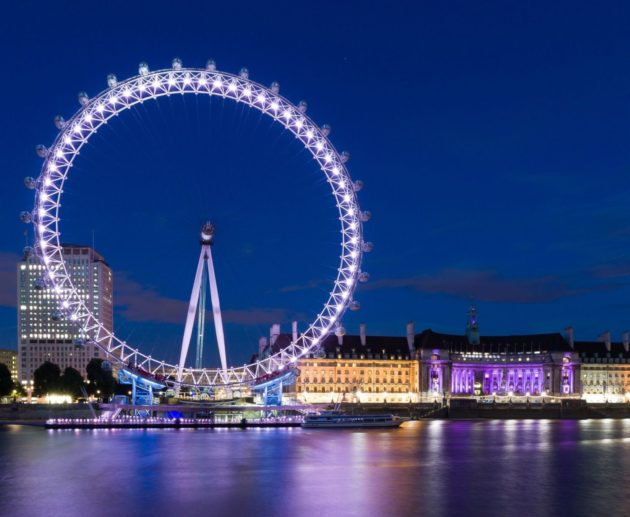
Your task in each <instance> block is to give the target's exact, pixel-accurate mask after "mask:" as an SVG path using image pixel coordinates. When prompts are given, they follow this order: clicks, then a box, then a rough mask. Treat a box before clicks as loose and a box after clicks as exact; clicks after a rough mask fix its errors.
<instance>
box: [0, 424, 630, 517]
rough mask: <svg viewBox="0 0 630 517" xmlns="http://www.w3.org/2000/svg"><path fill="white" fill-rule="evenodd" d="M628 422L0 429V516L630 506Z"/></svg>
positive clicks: (552, 510)
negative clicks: (374, 427)
mask: <svg viewBox="0 0 630 517" xmlns="http://www.w3.org/2000/svg"><path fill="white" fill-rule="evenodd" d="M628 486H630V420H599V421H595V420H587V421H566V420H565V421H550V420H539V421H536V420H529V421H525V420H521V421H514V420H508V421H498V420H494V421H438V420H434V421H423V422H408V423H407V424H405V425H404V426H403V427H401V428H400V429H396V430H383V431H381V430H323V429H313V430H302V429H258V430H257V429H247V430H239V429H230V430H227V429H226V430H151V431H142V430H96V431H46V430H43V429H41V428H33V427H19V426H0V494H2V497H1V498H0V514H1V515H21V516H24V515H26V516H30V515H53V516H56V515H97V516H100V515H103V516H104V515H109V516H116V515H166V516H171V515H173V516H178V517H184V516H188V515H213V516H217V515H218V516H222V515H230V516H240V515H247V516H248V515H269V516H272V515H273V516H284V515H295V516H305V515H306V516H309V515H317V516H319V517H324V516H333V515H335V516H337V515H357V516H381V515H382V516H386V515H387V516H392V515H402V516H406V515H420V516H425V515H426V516H442V515H444V516H446V515H449V516H459V515H462V516H477V515H479V516H481V515H486V516H488V515H501V516H514V517H517V516H519V517H521V516H527V515H529V516H546V515H549V516H552V515H553V516H574V515H575V516H581V515H584V516H590V517H594V516H600V515H606V516H607V517H611V516H616V515H628V508H630V493H629V491H628V489H627V487H628Z"/></svg>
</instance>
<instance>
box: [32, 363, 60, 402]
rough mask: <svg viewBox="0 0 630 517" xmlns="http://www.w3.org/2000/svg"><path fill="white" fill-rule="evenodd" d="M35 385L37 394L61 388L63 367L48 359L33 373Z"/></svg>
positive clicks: (44, 393) (53, 391) (45, 393)
mask: <svg viewBox="0 0 630 517" xmlns="http://www.w3.org/2000/svg"><path fill="white" fill-rule="evenodd" d="M33 387H34V388H35V394H36V395H38V396H39V395H47V394H48V393H55V392H57V391H59V390H60V389H61V369H60V368H59V366H57V365H56V364H54V363H51V362H50V361H46V362H45V363H44V364H42V365H41V366H40V367H39V368H38V369H37V370H35V372H34V373H33Z"/></svg>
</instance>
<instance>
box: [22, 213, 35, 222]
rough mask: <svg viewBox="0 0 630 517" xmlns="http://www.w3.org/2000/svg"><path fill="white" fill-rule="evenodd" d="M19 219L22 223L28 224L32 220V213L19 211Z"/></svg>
mask: <svg viewBox="0 0 630 517" xmlns="http://www.w3.org/2000/svg"><path fill="white" fill-rule="evenodd" d="M20 221H22V222H23V223H24V224H29V223H32V222H33V214H31V213H30V212H20Z"/></svg>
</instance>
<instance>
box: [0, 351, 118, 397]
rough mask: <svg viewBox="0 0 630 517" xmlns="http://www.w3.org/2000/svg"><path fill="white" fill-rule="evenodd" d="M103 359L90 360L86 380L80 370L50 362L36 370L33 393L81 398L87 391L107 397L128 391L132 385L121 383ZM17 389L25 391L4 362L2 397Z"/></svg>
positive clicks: (0, 365)
mask: <svg viewBox="0 0 630 517" xmlns="http://www.w3.org/2000/svg"><path fill="white" fill-rule="evenodd" d="M103 362H104V360H103V359H98V358H94V359H92V360H91V361H90V362H89V363H88V365H87V367H86V371H87V381H88V382H86V381H85V380H84V379H83V376H82V375H81V373H80V372H79V371H78V370H77V369H75V368H72V367H70V366H69V367H67V368H66V369H65V370H64V371H63V372H62V371H61V368H60V367H59V366H58V365H56V364H55V363H52V362H50V361H46V362H44V363H43V364H42V365H41V366H40V367H39V368H37V370H35V372H33V394H34V395H35V396H38V397H39V396H45V395H48V394H51V393H55V394H63V395H70V396H71V397H72V398H79V397H82V396H83V390H85V392H86V393H87V394H88V395H94V396H96V397H97V398H100V399H103V400H109V398H110V397H111V396H112V395H114V394H116V393H120V394H125V393H126V392H127V390H128V387H127V386H123V385H119V384H118V382H117V381H116V379H115V378H114V375H113V373H112V370H111V367H110V368H103ZM108 364H109V363H108ZM14 390H15V391H16V392H18V393H19V394H24V391H23V387H22V386H21V385H20V384H19V383H14V382H13V380H12V379H11V372H10V370H9V368H8V367H7V366H6V365H5V364H3V363H0V397H6V396H9V395H11V394H12V393H13V391H14Z"/></svg>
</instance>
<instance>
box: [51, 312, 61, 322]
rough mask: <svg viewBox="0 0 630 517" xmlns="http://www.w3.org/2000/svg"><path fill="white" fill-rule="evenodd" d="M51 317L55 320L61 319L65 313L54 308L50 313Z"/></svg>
mask: <svg viewBox="0 0 630 517" xmlns="http://www.w3.org/2000/svg"><path fill="white" fill-rule="evenodd" d="M50 319H51V320H53V321H61V320H62V319H63V314H62V312H61V311H60V310H54V311H52V313H51V315H50Z"/></svg>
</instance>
